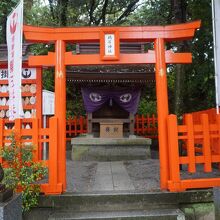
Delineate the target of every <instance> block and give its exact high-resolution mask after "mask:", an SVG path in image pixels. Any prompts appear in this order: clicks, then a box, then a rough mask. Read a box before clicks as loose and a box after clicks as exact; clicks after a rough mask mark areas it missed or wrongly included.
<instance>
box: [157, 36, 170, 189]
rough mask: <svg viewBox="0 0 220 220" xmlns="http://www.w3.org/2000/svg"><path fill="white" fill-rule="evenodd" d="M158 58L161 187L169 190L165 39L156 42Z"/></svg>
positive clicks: (158, 39)
mask: <svg viewBox="0 0 220 220" xmlns="http://www.w3.org/2000/svg"><path fill="white" fill-rule="evenodd" d="M154 47H155V58H156V63H155V67H156V93H157V117H158V134H159V135H158V138H159V146H160V150H159V154H160V187H161V189H167V180H168V179H169V173H168V150H167V149H168V141H167V132H166V131H167V116H168V114H169V109H168V94H167V74H166V61H165V45H164V39H163V38H157V39H156V40H155V41H154Z"/></svg>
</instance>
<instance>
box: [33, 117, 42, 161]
mask: <svg viewBox="0 0 220 220" xmlns="http://www.w3.org/2000/svg"><path fill="white" fill-rule="evenodd" d="M38 120H39V119H38V118H33V119H32V132H33V133H32V140H33V144H34V146H35V150H34V152H35V153H34V158H33V159H34V161H38V160H39V159H41V158H39V151H40V149H39V148H40V144H39V142H38V138H39V126H38V125H39V123H38Z"/></svg>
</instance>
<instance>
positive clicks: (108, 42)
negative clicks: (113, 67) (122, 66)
mask: <svg viewBox="0 0 220 220" xmlns="http://www.w3.org/2000/svg"><path fill="white" fill-rule="evenodd" d="M105 55H107V56H109V55H111V56H114V55H115V35H114V34H105Z"/></svg>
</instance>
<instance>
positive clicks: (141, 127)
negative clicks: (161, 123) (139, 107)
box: [134, 115, 158, 138]
mask: <svg viewBox="0 0 220 220" xmlns="http://www.w3.org/2000/svg"><path fill="white" fill-rule="evenodd" d="M157 127H158V126H157V118H156V117H155V115H152V116H150V115H146V116H145V115H136V116H135V125H134V132H135V134H137V135H140V136H145V137H148V138H157V135H158V134H157Z"/></svg>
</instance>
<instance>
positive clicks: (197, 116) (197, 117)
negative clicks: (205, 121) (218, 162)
mask: <svg viewBox="0 0 220 220" xmlns="http://www.w3.org/2000/svg"><path fill="white" fill-rule="evenodd" d="M190 114H191V115H192V118H193V123H194V124H200V123H201V115H202V114H207V115H208V118H209V123H213V124H214V123H216V121H217V117H216V116H217V113H216V109H215V108H210V109H206V110H202V111H198V112H192V113H190ZM186 115H187V114H185V115H184V116H183V123H184V124H185V123H186ZM201 144H202V139H201V138H200V139H199V138H198V139H196V140H195V145H196V146H195V150H196V152H201V148H200V147H199V146H200V145H201ZM219 144H220V139H217V140H215V141H213V140H212V151H216V152H218V151H219Z"/></svg>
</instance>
